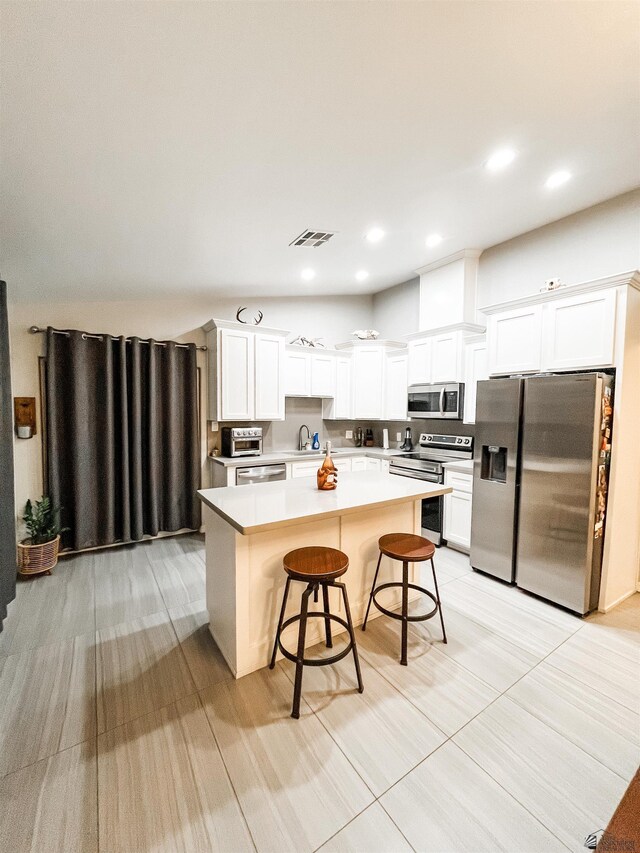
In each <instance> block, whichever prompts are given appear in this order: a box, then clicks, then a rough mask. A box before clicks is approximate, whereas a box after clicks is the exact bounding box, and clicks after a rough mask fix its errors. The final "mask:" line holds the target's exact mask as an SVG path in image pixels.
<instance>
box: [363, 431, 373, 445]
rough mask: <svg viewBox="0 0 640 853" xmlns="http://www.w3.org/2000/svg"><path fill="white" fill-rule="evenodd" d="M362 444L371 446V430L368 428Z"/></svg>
mask: <svg viewBox="0 0 640 853" xmlns="http://www.w3.org/2000/svg"><path fill="white" fill-rule="evenodd" d="M364 446H365V447H373V430H372V429H368V430H367V431H366V432H365V434H364Z"/></svg>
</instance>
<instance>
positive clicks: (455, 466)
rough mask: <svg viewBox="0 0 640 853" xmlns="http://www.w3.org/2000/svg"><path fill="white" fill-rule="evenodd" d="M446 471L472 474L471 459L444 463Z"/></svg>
mask: <svg viewBox="0 0 640 853" xmlns="http://www.w3.org/2000/svg"><path fill="white" fill-rule="evenodd" d="M443 468H445V469H446V470H447V471H460V472H461V473H463V474H473V459H459V460H458V461H457V462H444V463H443Z"/></svg>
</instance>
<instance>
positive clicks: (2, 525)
mask: <svg viewBox="0 0 640 853" xmlns="http://www.w3.org/2000/svg"><path fill="white" fill-rule="evenodd" d="M13 482H14V481H13V410H12V399H11V370H10V364H9V320H8V314H7V285H6V284H5V282H4V281H0V631H2V621H3V619H4V618H5V616H6V615H7V604H9V602H10V601H13V599H14V598H15V597H16V571H17V564H16V509H15V503H14V497H13V494H14V492H13Z"/></svg>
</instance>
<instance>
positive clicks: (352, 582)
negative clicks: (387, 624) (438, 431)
mask: <svg viewBox="0 0 640 853" xmlns="http://www.w3.org/2000/svg"><path fill="white" fill-rule="evenodd" d="M421 504H422V502H421V501H420V500H418V501H414V500H411V501H407V502H406V503H401V504H394V505H392V506H388V507H384V508H376V509H375V510H365V511H364V512H354V513H349V514H347V515H343V516H339V517H332V518H328V519H325V520H319V521H313V522H310V523H308V524H295V525H291V526H284V527H278V528H276V529H274V530H269V531H266V532H263V533H255V534H252V535H247V536H244V535H242V534H240V533H238V532H237V531H236V530H235V529H234V528H233V527H231V525H229V524H228V523H227V522H226V521H224V520H223V519H222V518H220V516H218V515H217V514H216V513H215V512H213V511H212V510H211V509H209V508H207V507H205V508H204V522H205V531H206V545H205V547H206V559H207V570H206V572H207V574H206V587H207V591H206V596H207V599H206V600H207V610H208V613H209V631H210V633H211V635H212V637H213V639H214V640H215V642H216V644H217V646H218V648H219V649H220V652H221V653H222V655H223V657H224V659H225V660H226V662H227V664H228V665H229V668H230V669H231V672H232V673H233V675H234V676H235V677H236V678H241V677H242V676H244V675H248V674H249V673H250V672H254V671H255V670H257V669H261V668H262V667H265V666H267V665H268V663H269V659H270V656H271V650H272V648H273V640H274V637H275V631H276V625H277V621H278V615H279V611H280V606H281V603H282V595H283V592H284V585H285V580H286V574H285V572H284V570H283V568H282V558H283V556H284V555H285V554H286V553H287V552H288V551H291V550H293V549H294V548H304V547H308V546H311V545H326V546H328V547H332V548H339V549H340V550H341V551H344V552H345V553H346V554H347V555H348V556H349V569H348V570H347V572H346V574H345V575H343V576H342V577H341V578H340V581H342V582H344V583H345V584H346V586H347V594H348V596H349V604H350V607H351V615H352V618H353V622H354V624H355V625H360V624H361V623H362V621H363V619H364V613H365V609H366V606H367V601H368V598H369V591H370V589H371V583H372V581H373V576H374V574H375V569H376V563H377V560H378V553H379V552H378V539H379V537H380V535H381V534H382V533H383V532H389V533H390V532H393V531H396V530H404V531H408V532H413V533H417V534H420V518H421ZM416 566H419V564H414V565H413V566H411V569H410V573H409V574H410V581H411V582H412V583H419V579H418V570H417V569H416ZM401 575H402V567H401V566H400V565H399V564H398V563H397V562H394V561H392V560H389V559H388V558H386V557H383V560H382V566H381V569H380V575H379V577H378V581H379V582H380V583H385V582H387V581H398V580H400V579H401ZM304 588H305V587H304V584H303V583H296V582H292V584H291V588H290V592H289V602H288V605H287V610H286V617H287V618H288V617H289V616H294V615H295V614H296V613H299V612H300V596H301V594H302V592H303V591H304ZM417 597H418V595H417V594H416V595H413V596H410V598H411V599H413V598H417ZM384 603H385V606H387V607H397V606H399V605H400V591H399V590H398V591H397V592H396V591H395V590H389V591H387V593H386V597H385V598H384ZM311 607H312V609H314V610H318V609H321V608H320V605H319V604H318V605H314V604H312V605H311ZM330 607H331V611H332V612H333V613H335V614H336V615H337V616H341V617H342V618H343V619H344V617H345V614H344V605H343V603H342V598H341V596H340V594H339V590H337V589H334V590H330ZM380 615H382V614H380V612H379V611H378V610H376V609H375V608H372V609H371V612H370V614H369V620H371V619H375V618H377V617H378V616H380ZM344 630H345V629H343V628H342V627H341V626H340V625H338V624H334V625H332V631H333V633H334V634H335V635H337V634H339V633H342V632H343V631H344ZM297 631H298V625H297V623H294V624H293V625H290V626H289V628H287V629H286V630H285V631H284V632H283V634H282V642H283V644H284V646H285V648H288V649H293V650H294V651H295V648H296V643H297ZM323 639H324V623H323V620H322V619H316V618H311V619H310V620H309V622H308V625H307V640H306V647H310V646H313V645H315V644H316V643H318V642H320V641H322V640H323ZM356 639H358V637H357V638H356ZM390 651H391V653H392V652H393V650H390ZM279 657H281V656H280V655H279Z"/></svg>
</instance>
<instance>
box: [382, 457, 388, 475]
mask: <svg viewBox="0 0 640 853" xmlns="http://www.w3.org/2000/svg"><path fill="white" fill-rule="evenodd" d="M389 467H390V463H389V460H388V459H381V460H380V471H381V472H382V473H383V474H388V473H389Z"/></svg>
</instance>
